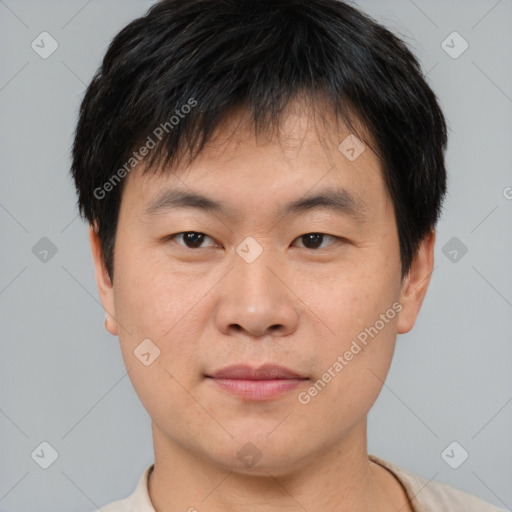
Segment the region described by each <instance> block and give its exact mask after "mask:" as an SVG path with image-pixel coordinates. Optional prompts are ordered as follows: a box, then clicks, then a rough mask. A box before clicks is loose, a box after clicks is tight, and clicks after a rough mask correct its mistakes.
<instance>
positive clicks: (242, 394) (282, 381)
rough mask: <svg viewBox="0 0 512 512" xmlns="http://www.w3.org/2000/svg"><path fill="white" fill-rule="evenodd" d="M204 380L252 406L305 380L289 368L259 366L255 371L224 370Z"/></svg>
mask: <svg viewBox="0 0 512 512" xmlns="http://www.w3.org/2000/svg"><path fill="white" fill-rule="evenodd" d="M207 377H208V380H209V381H210V382H211V383H212V384H213V385H214V386H215V387H216V389H218V390H221V391H222V392H228V393H229V394H231V395H236V396H237V397H239V398H241V399H243V400H250V401H256V402H258V401H264V400H272V399H276V398H278V397H280V396H281V395H283V394H284V393H286V392H287V391H292V390H294V389H296V388H297V387H298V386H301V385H303V384H304V382H305V381H307V380H308V378H307V377H304V376H302V375H300V374H298V373H297V372H295V371H293V370H290V369H289V368H284V367H282V366H276V365H263V366H260V367H259V368H252V367H250V366H247V365H236V366H228V367H226V368H223V369H221V370H218V371H216V372H214V373H213V374H212V375H207Z"/></svg>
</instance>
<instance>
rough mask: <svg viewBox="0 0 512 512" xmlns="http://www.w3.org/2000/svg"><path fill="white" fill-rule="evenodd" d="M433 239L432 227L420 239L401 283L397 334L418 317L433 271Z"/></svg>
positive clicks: (434, 236)
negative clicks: (400, 307)
mask: <svg viewBox="0 0 512 512" xmlns="http://www.w3.org/2000/svg"><path fill="white" fill-rule="evenodd" d="M435 239H436V232H435V230H434V229H433V230H432V231H431V232H430V233H429V234H428V235H427V236H426V237H425V238H424V239H423V240H422V241H421V243H420V245H419V247H418V251H417V253H416V256H415V258H414V260H413V262H412V265H411V268H410V269H409V273H408V275H407V276H406V277H405V278H404V281H403V283H402V291H401V295H400V304H401V305H402V310H401V311H400V315H399V317H398V334H404V333H406V332H409V331H410V330H411V329H412V328H413V327H414V324H415V322H416V318H417V317H418V313H419V311H420V308H421V305H422V303H423V299H424V298H425V295H426V293H427V289H428V285H429V283H430V276H431V275H432V272H433V267H434V245H435Z"/></svg>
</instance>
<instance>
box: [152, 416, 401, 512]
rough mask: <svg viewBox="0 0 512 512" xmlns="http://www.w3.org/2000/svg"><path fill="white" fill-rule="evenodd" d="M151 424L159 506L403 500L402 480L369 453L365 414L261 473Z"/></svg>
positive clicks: (350, 505)
mask: <svg viewBox="0 0 512 512" xmlns="http://www.w3.org/2000/svg"><path fill="white" fill-rule="evenodd" d="M152 430H153V441H154V447H155V464H154V470H153V472H152V474H151V477H150V480H149V485H148V487H149V495H150V499H151V502H152V503H153V506H154V508H155V510H157V511H158V512H171V511H175V510H184V511H190V512H195V511H201V510H205V509H208V510H209V511H210V512H231V511H233V512H235V511H236V512H252V511H254V510H255V509H257V510H258V511H261V512H275V511H276V510H280V511H285V512H286V511H290V512H292V511H293V512H295V511H301V512H303V511H304V510H307V511H308V512H320V511H321V512H338V511H340V510H343V511H351V512H368V511H374V510H380V511H383V512H384V511H387V510H392V509H393V508H392V507H393V506H395V505H397V504H400V503H401V505H402V506H403V505H404V503H403V499H404V494H403V490H400V485H399V484H398V482H396V481H395V480H394V478H393V477H392V476H391V474H390V473H388V472H387V471H386V470H385V469H383V468H381V466H378V465H376V464H374V463H373V462H370V461H369V460H368V456H367V443H366V419H365V420H364V421H363V422H362V423H361V424H359V425H356V426H355V427H354V428H353V429H352V430H351V431H350V432H349V433H348V434H347V435H346V436H345V437H344V438H343V439H342V440H341V441H340V442H339V443H338V444H336V445H334V446H329V447H326V448H325V450H324V451H322V452H316V453H314V454H312V455H311V458H310V459H309V460H303V461H301V462H300V463H295V465H294V466H293V467H291V466H289V465H288V466H283V467H280V468H276V466H272V467H265V466H263V465H262V464H258V472H257V474H251V473H250V472H249V473H247V472H246V473H241V472H239V471H235V470H233V469H230V468H229V467H223V466H222V465H221V464H219V463H218V462H216V461H214V460H212V459H210V458H205V457H203V456H201V455H198V454H195V453H191V452H190V451H188V450H187V449H185V448H183V447H182V446H181V445H179V444H177V443H176V442H174V441H173V440H171V439H169V437H168V436H167V435H165V434H164V433H163V432H162V431H161V430H160V429H159V428H158V427H156V425H155V424H154V423H153V424H152ZM305 442H307V440H305ZM393 482H394V484H393ZM399 508H400V507H399ZM395 510H396V508H395Z"/></svg>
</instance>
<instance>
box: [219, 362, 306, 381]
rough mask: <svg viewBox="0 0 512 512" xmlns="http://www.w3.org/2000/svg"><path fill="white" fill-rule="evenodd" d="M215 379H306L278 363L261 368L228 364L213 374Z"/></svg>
mask: <svg viewBox="0 0 512 512" xmlns="http://www.w3.org/2000/svg"><path fill="white" fill-rule="evenodd" d="M211 377H212V378H214V379H236V380H280V379H299V380H302V379H306V377H304V376H302V375H299V374H298V373H296V372H294V371H292V370H290V369H288V368H285V367H283V366H277V365H270V364H267V365H263V366H260V367H259V368H251V367H250V366H246V365H235V366H228V367H226V368H223V369H222V370H218V371H216V372H215V373H213V375H211Z"/></svg>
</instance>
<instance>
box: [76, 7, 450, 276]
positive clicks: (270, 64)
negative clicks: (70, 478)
mask: <svg viewBox="0 0 512 512" xmlns="http://www.w3.org/2000/svg"><path fill="white" fill-rule="evenodd" d="M299 95H300V96H302V97H304V96H306V97H307V98H309V99H310V100H311V101H312V102H313V103H315V102H317V103H318V105H320V102H321V101H322V100H323V101H322V107H321V108H323V109H325V108H326V107H325V105H326V104H327V105H328V108H330V110H331V113H332V115H333V116H334V117H335V119H336V120H337V119H339V118H341V119H342V120H343V122H344V123H345V125H346V126H348V127H349V129H350V131H351V133H358V132H357V130H356V129H355V127H354V123H353V121H354V117H355V119H356V120H357V122H359V123H360V125H362V126H363V127H364V129H365V130H366V131H367V132H368V133H369V134H370V135H371V138H372V139H373V141H374V142H375V144H374V145H372V142H371V141H369V140H368V139H367V138H366V139H365V138H364V137H363V136H361V135H360V134H358V135H359V138H360V139H361V140H365V142H366V143H367V144H369V145H370V147H372V149H373V150H374V151H375V152H376V154H377V155H378V156H379V158H380V161H381V164H382V168H383V173H384V179H385V182H386V185H387V187H388V189H389V192H390V195H391V198H392V200H393V205H394V210H395V216H396V222H397V230H398V235H399V242H400V258H401V265H402V278H403V277H405V276H406V275H407V273H408V271H409V269H410V265H411V263H412V261H413V259H414V256H415V255H416V252H417V249H418V247H419V243H420V242H421V241H422V240H423V239H424V237H425V236H426V235H428V233H429V232H430V231H431V229H433V228H434V227H435V224H436V223H437V220H438V217H439V215H440V212H441V208H442V201H443V198H444V195H445V192H446V170H445V163H444V152H445V149H446V144H447V128H446V121H445V119H444V116H443V113H442V111H441V108H440V106H439V104H438V101H437V98H436V96H435V94H434V92H433V91H432V90H431V88H430V87H429V85H428V84H427V82H426V77H425V76H424V75H423V73H422V71H421V67H420V64H419V63H418V61H417V59H416V58H415V56H414V55H413V54H412V52H411V51H410V50H409V49H408V47H407V46H406V44H405V43H404V41H402V39H400V38H399V37H397V36H395V35H394V34H393V33H392V32H391V31H389V30H388V29H386V28H384V27H383V26H381V25H380V24H379V23H377V22H376V21H374V20H373V19H372V18H370V17H369V16H368V15H366V14H364V13H362V12H360V11H359V10H358V9H356V8H354V7H353V6H351V5H349V4H347V3H346V2H343V1H339V0H162V1H160V2H158V3H156V4H155V5H153V6H152V7H151V8H150V9H149V10H148V12H147V13H146V14H145V15H144V16H142V17H140V18H138V19H135V20H134V21H132V22H131V23H130V24H128V25H127V26H126V27H125V28H124V29H122V30H121V32H119V33H118V34H117V35H116V36H115V38H114V39H113V41H112V42H111V44H110V46H109V48H108V50H107V53H106V54H105V57H104V59H103V62H102V65H101V66H100V68H99V69H98V71H97V72H96V74H95V76H94V77H93V79H92V81H91V83H90V85H89V86H88V88H87V91H86V93H85V96H84V99H83V101H82V104H81V107H80V112H79V119H78V123H77V127H76V132H75V138H74V143H73V150H72V168H71V172H72V175H73V179H74V181H75V185H76V189H77V192H78V206H79V210H80V214H81V215H82V217H84V218H85V219H86V220H87V221H88V222H89V223H90V224H91V225H95V224H96V225H97V227H98V233H99V237H100V241H101V246H102V251H103V257H104V262H105V267H106V269H107V271H108V273H109V276H110V277H111V279H112V278H113V272H114V268H113V259H114V246H115V236H116V228H117V221H118V214H119V206H120V204H121V197H122V190H123V183H124V180H123V178H124V177H125V176H126V175H127V173H128V172H129V171H130V170H131V168H132V167H134V166H135V165H136V164H137V163H138V161H139V160H140V161H142V160H144V162H145V166H146V167H147V168H155V164H158V165H157V167H159V166H160V165H161V167H160V168H166V169H170V168H172V165H173V164H176V163H177V162H178V159H179V155H182V154H185V153H187V154H188V155H189V156H190V158H191V159H193V158H194V157H195V156H196V155H198V154H199V153H200V152H201V151H202V149H203V148H204V146H205V144H206V143H208V142H209V140H210V139H211V137H212V134H213V133H214V131H215V129H216V127H218V125H219V124H220V123H221V121H223V120H224V119H225V117H226V116H227V114H228V113H229V112H231V111H232V109H233V108H236V107H243V108H245V109H246V110H247V111H248V112H249V113H251V118H252V120H253V121H254V129H255V132H256V133H258V132H260V131H261V130H267V129H268V130H269V129H270V128H271V127H273V128H276V129H277V130H279V126H280V122H281V120H282V117H283V116H282V113H283V111H284V108H285V107H286V105H287V104H288V102H289V101H290V100H291V99H293V98H296V97H298V96H299ZM325 100H327V103H326V102H325ZM340 142H341V141H340ZM144 147H145V148H146V150H143V148H144ZM139 150H140V151H139ZM146 170H147V169H146Z"/></svg>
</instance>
